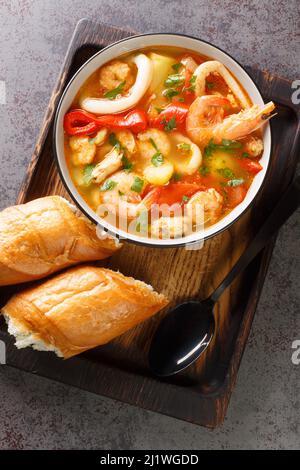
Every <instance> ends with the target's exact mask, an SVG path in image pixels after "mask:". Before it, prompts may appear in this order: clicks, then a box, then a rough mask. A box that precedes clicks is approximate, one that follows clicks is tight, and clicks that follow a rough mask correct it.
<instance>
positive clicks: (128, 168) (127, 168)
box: [121, 154, 133, 173]
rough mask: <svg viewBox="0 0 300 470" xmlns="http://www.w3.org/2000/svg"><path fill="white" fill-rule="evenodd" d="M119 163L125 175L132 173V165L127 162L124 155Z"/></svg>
mask: <svg viewBox="0 0 300 470" xmlns="http://www.w3.org/2000/svg"><path fill="white" fill-rule="evenodd" d="M121 162H122V165H123V170H124V171H126V172H127V173H130V171H132V168H133V163H132V162H131V161H130V160H128V158H127V157H126V155H125V154H124V155H123V156H122V159H121Z"/></svg>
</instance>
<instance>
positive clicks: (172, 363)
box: [149, 299, 215, 377]
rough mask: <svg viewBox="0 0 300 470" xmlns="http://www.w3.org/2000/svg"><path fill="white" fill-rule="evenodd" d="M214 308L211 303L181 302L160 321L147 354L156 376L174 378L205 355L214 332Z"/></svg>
mask: <svg viewBox="0 0 300 470" xmlns="http://www.w3.org/2000/svg"><path fill="white" fill-rule="evenodd" d="M213 307H214V303H213V302H212V301H211V300H210V299H208V300H204V301H202V302H198V301H190V302H184V303H182V304H180V305H178V306H177V307H175V309H174V310H172V312H171V314H168V315H167V316H166V317H165V318H164V319H163V320H162V322H161V323H160V325H159V328H158V330H157V332H156V333H155V335H154V338H153V340H152V344H151V350H150V354H149V366H150V369H151V371H152V372H153V373H154V374H155V375H157V376H160V377H164V376H170V375H173V374H177V373H178V372H180V371H181V370H183V369H185V368H186V367H187V366H189V365H191V364H192V363H193V362H194V361H195V360H196V359H197V358H198V357H199V356H200V355H201V354H202V353H203V352H204V351H205V349H206V348H207V346H208V345H209V343H210V341H211V339H212V337H213V334H214V331H215V320H214V315H213Z"/></svg>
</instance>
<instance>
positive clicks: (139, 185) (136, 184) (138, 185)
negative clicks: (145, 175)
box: [130, 176, 144, 193]
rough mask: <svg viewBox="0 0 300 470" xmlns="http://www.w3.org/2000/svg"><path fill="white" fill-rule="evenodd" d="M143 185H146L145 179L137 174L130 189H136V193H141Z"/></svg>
mask: <svg viewBox="0 0 300 470" xmlns="http://www.w3.org/2000/svg"><path fill="white" fill-rule="evenodd" d="M143 186H144V180H142V179H141V178H139V177H138V176H136V177H135V178H134V181H133V183H132V186H131V188H130V189H131V190H132V191H135V192H136V193H140V192H141V191H142V189H143Z"/></svg>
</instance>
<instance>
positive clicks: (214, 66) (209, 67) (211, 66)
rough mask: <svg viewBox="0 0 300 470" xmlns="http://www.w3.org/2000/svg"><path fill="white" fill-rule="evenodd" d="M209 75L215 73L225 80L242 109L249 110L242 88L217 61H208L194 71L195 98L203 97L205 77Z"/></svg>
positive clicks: (247, 100) (248, 103) (248, 102)
mask: <svg viewBox="0 0 300 470" xmlns="http://www.w3.org/2000/svg"><path fill="white" fill-rule="evenodd" d="M211 73H217V74H219V75H221V77H222V78H223V79H224V80H225V82H226V84H227V85H228V87H229V89H230V90H231V93H232V94H233V95H234V96H235V97H236V98H237V100H238V102H239V103H240V105H241V106H242V108H244V109H248V108H250V101H249V98H248V97H247V95H246V93H245V92H244V91H243V89H242V87H241V86H240V85H239V84H238V82H237V81H236V79H235V78H234V77H233V76H232V75H231V73H230V72H229V71H228V70H227V68H226V67H225V66H224V65H223V64H221V62H218V61H217V60H208V61H207V62H203V64H201V65H199V67H197V68H196V70H195V71H194V75H195V76H196V82H195V92H196V96H203V95H205V87H206V77H207V76H208V75H209V74H211Z"/></svg>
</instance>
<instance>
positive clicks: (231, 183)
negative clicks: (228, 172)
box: [227, 178, 244, 187]
mask: <svg viewBox="0 0 300 470" xmlns="http://www.w3.org/2000/svg"><path fill="white" fill-rule="evenodd" d="M243 183H244V180H243V178H239V179H234V180H229V181H227V186H233V187H235V186H240V185H241V184H243Z"/></svg>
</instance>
